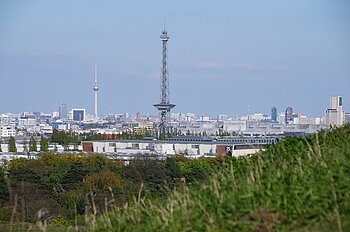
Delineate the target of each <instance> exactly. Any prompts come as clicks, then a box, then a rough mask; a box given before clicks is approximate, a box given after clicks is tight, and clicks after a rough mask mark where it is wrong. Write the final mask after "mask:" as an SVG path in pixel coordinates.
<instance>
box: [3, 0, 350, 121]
mask: <svg viewBox="0 0 350 232" xmlns="http://www.w3.org/2000/svg"><path fill="white" fill-rule="evenodd" d="M164 25H165V27H166V29H167V31H168V35H169V36H170V39H169V42H168V62H169V63H168V64H169V77H170V101H171V103H173V104H176V107H175V108H174V109H173V112H183V113H184V112H192V113H195V114H197V115H211V116H216V115H218V114H227V115H231V116H237V115H246V114H248V113H254V112H261V113H264V114H270V112H271V108H272V106H276V107H277V109H278V111H279V112H282V111H284V110H285V109H286V108H287V107H288V106H292V107H293V109H294V112H300V113H303V114H306V115H310V116H322V115H324V111H325V109H326V108H327V107H328V106H329V98H330V96H331V95H341V96H343V104H344V108H345V110H346V111H347V112H349V111H350V90H349V89H350V88H349V87H350V75H349V74H350V2H349V1H347V0H294V1H278V0H275V1H272V0H267V1H258V0H256V1H254V0H251V1H234V0H221V1H209V0H208V1H206V0H197V1H196V0H191V1H189V0H177V1H167V0H162V1H157V0H149V1H141V0H139V1H136V0H130V1H119V0H114V1H112V0H111V1H108V0H105V1H88V0H74V1H71V0H60V1H50V0H35V1H26V0H3V1H1V2H0V113H5V112H13V113H19V112H23V111H42V112H52V111H57V110H58V106H59V104H60V103H65V104H67V106H68V108H86V109H87V111H88V112H90V113H93V96H94V95H93V94H94V93H93V90H92V88H93V75H94V63H95V62H96V63H97V64H98V82H99V88H100V90H99V113H100V114H106V113H121V112H129V113H132V114H134V113H137V112H141V113H142V114H152V115H156V114H157V111H156V109H155V108H154V107H153V106H152V105H153V104H155V103H158V102H159V101H160V99H159V98H160V68H161V54H162V51H161V50H162V44H161V41H160V38H159V36H160V34H161V32H162V30H163V27H164Z"/></svg>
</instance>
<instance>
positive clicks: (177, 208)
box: [86, 125, 350, 231]
mask: <svg viewBox="0 0 350 232" xmlns="http://www.w3.org/2000/svg"><path fill="white" fill-rule="evenodd" d="M142 191H143V190H142V187H141V188H140V194H139V197H136V198H135V199H134V203H133V204H129V205H128V204H126V205H125V206H123V207H120V206H119V207H113V209H112V210H110V211H108V213H105V214H103V215H102V216H94V215H93V214H92V215H90V217H89V226H88V227H87V228H86V229H87V230H92V231H271V230H273V231H276V230H277V231H281V230H282V231H290V230H294V231H310V230H311V231H350V126H349V125H346V126H345V127H342V128H337V129H333V130H331V131H322V132H320V133H318V134H315V135H311V136H308V137H306V138H294V137H290V138H286V139H285V140H284V141H283V142H280V143H278V144H275V145H272V146H270V147H269V149H268V150H266V151H264V152H260V153H258V154H255V155H252V156H250V157H242V158H228V159H226V160H225V164H224V166H223V168H221V169H220V171H218V172H216V173H215V174H214V175H213V176H212V177H210V178H209V179H208V180H207V181H205V183H203V184H201V185H196V184H194V185H186V184H184V185H183V186H180V187H177V189H175V190H174V191H172V192H171V193H170V194H168V195H167V196H166V197H163V198H160V197H158V198H152V199H149V198H146V199H145V198H143V197H142Z"/></svg>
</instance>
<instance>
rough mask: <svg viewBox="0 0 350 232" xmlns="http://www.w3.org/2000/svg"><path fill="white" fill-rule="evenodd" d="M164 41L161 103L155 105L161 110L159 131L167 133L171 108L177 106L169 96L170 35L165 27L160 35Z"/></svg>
mask: <svg viewBox="0 0 350 232" xmlns="http://www.w3.org/2000/svg"><path fill="white" fill-rule="evenodd" d="M160 39H161V41H162V42H163V52H162V69H161V80H160V103H159V104H155V105H153V106H154V107H156V108H157V109H158V110H159V112H160V123H159V126H158V128H159V131H160V133H161V134H165V133H166V132H167V129H168V120H169V116H170V115H169V114H170V110H171V109H172V108H174V107H175V105H174V104H170V96H169V72H168V54H167V53H168V51H167V42H168V40H169V36H168V33H167V31H166V30H165V29H164V30H163V32H162V35H161V36H160Z"/></svg>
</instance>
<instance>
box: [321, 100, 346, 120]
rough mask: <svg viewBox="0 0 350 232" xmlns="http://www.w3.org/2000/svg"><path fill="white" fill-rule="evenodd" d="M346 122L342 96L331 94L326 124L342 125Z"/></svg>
mask: <svg viewBox="0 0 350 232" xmlns="http://www.w3.org/2000/svg"><path fill="white" fill-rule="evenodd" d="M344 122H345V112H344V110H343V98H342V97H341V96H331V98H330V108H329V109H327V110H326V125H327V126H341V125H343V124H344Z"/></svg>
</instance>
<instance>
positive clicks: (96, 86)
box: [93, 63, 98, 119]
mask: <svg viewBox="0 0 350 232" xmlns="http://www.w3.org/2000/svg"><path fill="white" fill-rule="evenodd" d="M93 90H94V93H95V102H94V103H95V108H94V109H95V117H96V119H97V118H98V112H97V109H98V103H97V92H98V85H97V64H96V63H95V73H94V88H93Z"/></svg>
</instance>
